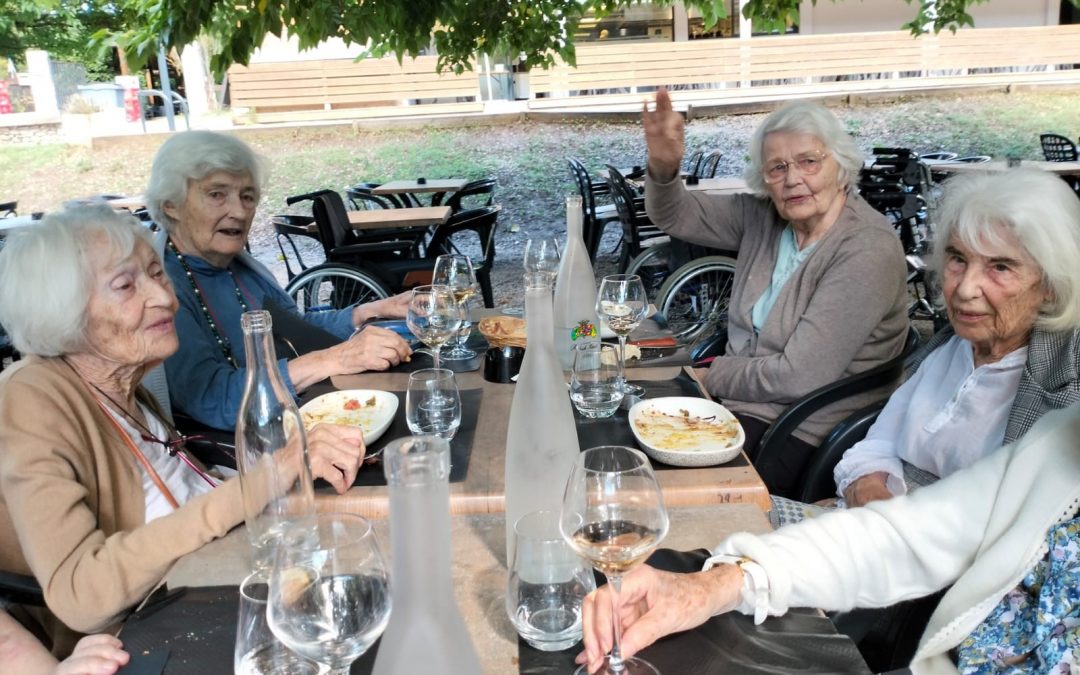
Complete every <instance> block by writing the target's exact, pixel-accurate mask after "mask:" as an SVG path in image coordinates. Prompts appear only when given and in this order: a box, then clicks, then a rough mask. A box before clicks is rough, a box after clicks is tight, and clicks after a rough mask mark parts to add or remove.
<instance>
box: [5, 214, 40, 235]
mask: <svg viewBox="0 0 1080 675" xmlns="http://www.w3.org/2000/svg"><path fill="white" fill-rule="evenodd" d="M36 222H38V221H37V220H34V217H33V216H12V217H11V218H0V232H6V231H8V230H14V229H15V228H17V227H26V226H27V225H33V224H34V223H36Z"/></svg>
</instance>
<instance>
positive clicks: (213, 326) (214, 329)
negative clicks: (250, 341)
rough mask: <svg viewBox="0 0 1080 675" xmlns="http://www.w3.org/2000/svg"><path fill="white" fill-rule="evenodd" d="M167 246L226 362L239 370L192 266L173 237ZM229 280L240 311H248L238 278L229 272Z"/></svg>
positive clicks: (167, 242) (167, 241) (169, 239)
mask: <svg viewBox="0 0 1080 675" xmlns="http://www.w3.org/2000/svg"><path fill="white" fill-rule="evenodd" d="M166 244H167V245H168V247H169V250H170V251H172V252H173V255H175V256H176V259H177V260H178V261H180V266H181V267H183V268H184V274H185V275H186V276H187V280H188V283H189V284H190V285H191V290H192V291H194V292H195V300H196V301H197V302H198V303H199V309H201V310H202V314H203V317H205V318H206V323H207V324H208V325H209V326H210V332H211V333H213V335H214V340H216V341H217V343H218V346H219V347H221V353H222V354H224V355H225V358H226V360H228V362H229V363H230V364H232V367H233V368H239V367H240V364H238V363H237V362H236V359H235V358H234V357H233V353H232V347H231V346H230V344H229V340H228V339H227V338H226V337H225V336H224V335H222V334H221V331H220V330H218V322H217V320H216V319H215V318H214V313H213V312H211V311H210V307H209V305H207V304H206V298H204V297H203V292H202V288H201V287H200V286H199V281H198V280H197V279H196V278H195V274H194V273H193V272H192V271H191V265H189V264H188V261H187V260H185V259H184V254H182V253H181V252H180V251H179V250H178V249H177V248H176V244H174V243H173V240H172V237H169V238H168V239H167V240H166ZM228 272H229V278H230V279H232V282H233V289H234V290H235V291H236V300H237V301H238V302H239V303H240V309H241V310H242V311H245V312H246V311H248V304H247V301H246V300H244V294H243V292H242V291H241V290H240V285H239V284H237V283H236V277H235V276H234V275H233V273H232V270H231V269H230V270H228Z"/></svg>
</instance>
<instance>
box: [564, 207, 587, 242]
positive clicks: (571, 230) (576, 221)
mask: <svg viewBox="0 0 1080 675" xmlns="http://www.w3.org/2000/svg"><path fill="white" fill-rule="evenodd" d="M583 222H584V215H583V214H582V212H581V200H580V199H579V200H578V203H576V204H571V203H570V200H567V203H566V243H567V246H569V245H570V242H572V241H579V240H581V238H582V232H583V229H584V225H583Z"/></svg>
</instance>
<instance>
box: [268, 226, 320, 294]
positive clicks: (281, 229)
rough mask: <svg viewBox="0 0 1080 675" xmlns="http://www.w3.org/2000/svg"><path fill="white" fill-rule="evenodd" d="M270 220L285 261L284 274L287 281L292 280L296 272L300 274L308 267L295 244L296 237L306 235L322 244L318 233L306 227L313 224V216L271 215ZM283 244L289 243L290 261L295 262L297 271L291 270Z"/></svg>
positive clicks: (288, 257)
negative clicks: (287, 278)
mask: <svg viewBox="0 0 1080 675" xmlns="http://www.w3.org/2000/svg"><path fill="white" fill-rule="evenodd" d="M270 222H271V224H273V226H274V234H275V237H276V238H277V245H278V249H279V250H280V251H281V259H282V260H284V261H285V274H287V275H288V277H289V281H292V280H293V279H294V278H295V277H296V275H297V274H300V273H301V272H303V271H304V270H306V269H307V268H308V267H310V266H309V265H308V264H307V263H305V262H304V256H302V255H301V254H300V249H299V247H298V246H297V245H296V238H297V237H306V238H308V239H311V240H312V241H315V242H318V243H319V245H320V246H321V245H322V241H321V240H320V239H319V237H318V235H316V234H315V233H314V232H312V231H311V230H309V229H308V226H309V225H312V224H314V222H315V218H313V217H312V216H291V215H281V216H271V217H270ZM285 244H288V245H289V248H290V249H291V250H292V261H293V262H295V263H296V265H297V267H298V268H299V269H297V271H295V272H294V271H293V268H292V263H290V256H289V254H288V253H287V252H286V251H285Z"/></svg>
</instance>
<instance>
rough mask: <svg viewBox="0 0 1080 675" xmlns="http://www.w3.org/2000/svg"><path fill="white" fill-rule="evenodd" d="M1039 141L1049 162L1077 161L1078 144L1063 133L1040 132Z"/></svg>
mask: <svg viewBox="0 0 1080 675" xmlns="http://www.w3.org/2000/svg"><path fill="white" fill-rule="evenodd" d="M1039 143H1040V144H1042V151H1043V156H1044V157H1046V161H1048V162H1075V161H1077V152H1076V144H1074V143H1073V142H1072V141H1071V140H1069V139H1068V138H1066V137H1065V136H1062V135H1061V134H1040V135H1039Z"/></svg>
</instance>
